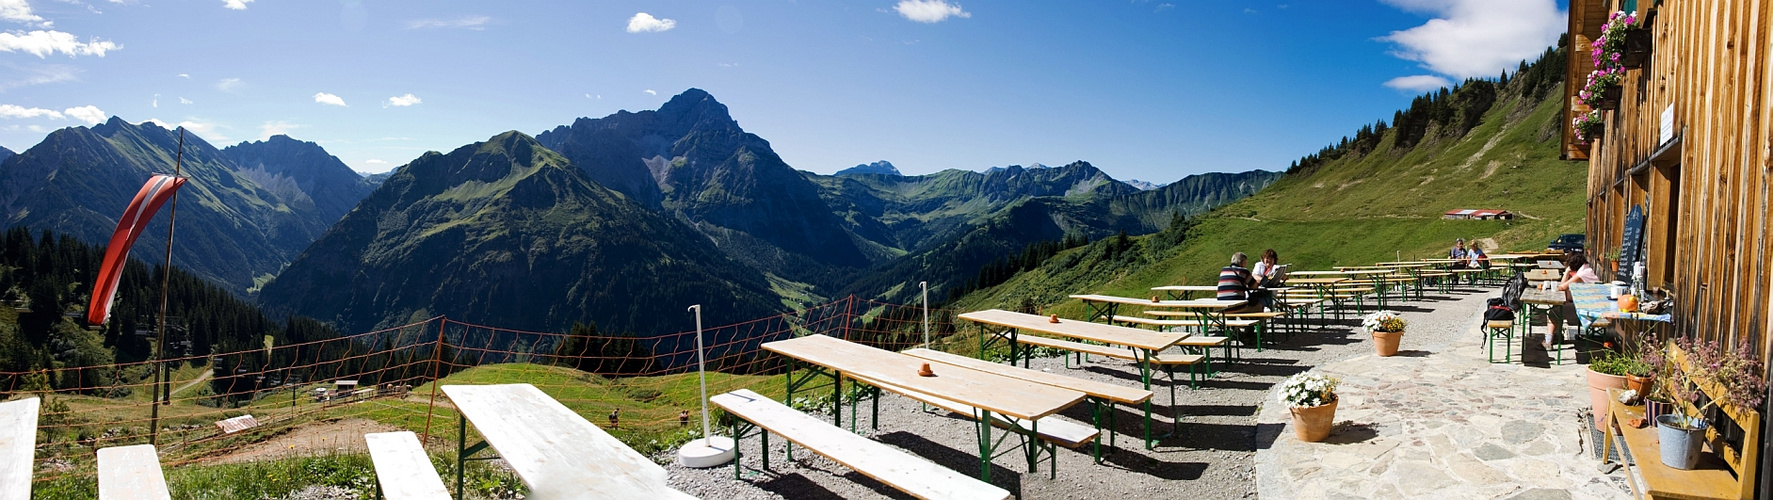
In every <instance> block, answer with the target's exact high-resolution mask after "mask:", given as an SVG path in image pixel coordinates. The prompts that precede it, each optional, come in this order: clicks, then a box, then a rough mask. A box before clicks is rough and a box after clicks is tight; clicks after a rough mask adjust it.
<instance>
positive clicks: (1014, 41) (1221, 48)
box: [0, 0, 1567, 182]
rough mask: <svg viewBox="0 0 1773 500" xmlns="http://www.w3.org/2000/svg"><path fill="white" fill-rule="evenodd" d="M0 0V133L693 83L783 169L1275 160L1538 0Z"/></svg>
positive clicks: (255, 128) (313, 122)
mask: <svg viewBox="0 0 1773 500" xmlns="http://www.w3.org/2000/svg"><path fill="white" fill-rule="evenodd" d="M1283 2H1285V3H1281V2H1275V1H1272V0H1271V1H1266V2H1246V1H1235V0H1103V1H1052V2H1045V1H1043V2H1027V1H999V0H967V1H962V2H952V1H947V2H945V1H943V0H871V1H845V2H819V1H812V0H802V1H786V0H758V1H736V0H735V1H729V2H721V1H713V2H709V1H647V2H641V1H596V2H582V1H570V2H568V1H560V2H540V1H534V2H531V1H525V2H459V1H386V2H383V1H357V0H345V1H336V0H321V1H314V0H302V1H293V0H123V1H119V0H0V145H4V146H6V147H7V148H11V149H14V150H20V151H22V150H23V149H26V148H29V147H30V146H32V145H34V144H36V143H37V142H39V141H41V140H42V139H43V137H44V135H46V134H47V133H48V132H49V131H52V130H55V129H58V128H62V127H69V126H80V125H85V124H88V123H96V121H95V120H103V119H105V118H107V117H109V116H112V115H115V116H121V117H122V118H123V119H125V120H127V121H130V122H142V121H147V120H156V121H159V122H161V123H165V124H169V125H179V124H183V125H184V126H186V127H187V128H188V129H190V130H192V131H194V132H196V133H197V134H198V135H200V136H202V137H204V138H205V139H207V140H209V142H210V143H212V144H215V145H217V146H225V145H230V144H235V143H238V142H240V141H248V140H259V139H261V138H263V137H267V136H269V135H270V134H275V133H287V134H289V135H290V136H292V137H295V138H298V139H303V140H311V141H315V142H318V143H320V144H321V145H323V146H325V147H326V148H327V150H328V151H330V152H332V153H333V154H334V155H336V156H338V157H339V158H340V159H342V160H344V161H345V162H346V163H347V164H348V165H350V166H351V167H352V168H355V169H357V170H359V171H363V172H379V171H385V170H389V169H392V168H394V167H397V166H399V165H401V164H404V163H406V162H407V161H409V160H411V159H413V158H415V157H417V156H418V155H419V154H421V153H423V152H424V151H427V150H439V151H448V150H450V149H454V148H456V147H458V146H461V145H463V144H467V143H471V142H475V141H480V140H484V139H486V138H487V137H490V136H492V135H494V134H497V133H500V132H503V131H506V130H519V131H523V132H526V133H530V134H535V133H539V132H541V131H543V130H547V129H549V128H553V127H554V126H557V125H561V124H569V123H571V122H572V121H573V120H574V119H575V118H578V117H584V116H589V117H601V116H604V115H608V114H610V113H614V112H615V111H617V110H622V109H626V110H630V111H639V110H644V109H655V108H657V107H658V106H659V105H660V104H662V103H664V102H665V101H666V100H667V99H669V98H670V97H671V96H672V95H674V94H676V93H678V92H682V91H683V90H684V89H687V88H690V87H697V88H702V89H704V90H707V91H709V92H710V93H712V94H713V95H714V96H715V98H717V99H719V100H720V101H721V102H722V103H725V104H726V105H727V106H728V108H730V109H731V111H732V114H733V116H734V118H735V119H737V120H738V121H739V123H740V125H741V126H743V127H744V128H745V130H746V131H748V132H752V133H755V134H757V135H759V136H761V137H763V138H765V139H767V140H769V141H770V142H771V145H772V146H773V147H774V148H775V150H776V152H777V153H779V154H780V155H781V156H782V157H783V159H785V160H787V162H788V164H789V165H792V166H794V167H795V168H798V169H802V170H810V171H814V172H821V173H830V172H833V171H836V170H839V169H842V168H846V167H849V166H852V165H855V164H858V163H865V162H870V161H875V160H882V159H884V160H889V161H891V162H893V163H894V164H895V165H897V166H898V167H899V168H900V170H902V171H905V172H906V173H908V174H919V173H928V172H934V171H938V170H942V169H947V168H960V169H969V170H982V169H985V168H988V167H991V166H996V165H1011V164H1022V165H1027V164H1031V163H1045V164H1049V165H1057V164H1064V163H1067V162H1070V161H1073V160H1080V159H1081V160H1086V161H1089V162H1091V163H1093V164H1095V165H1096V166H1098V167H1100V168H1102V169H1103V170H1105V171H1107V172H1108V173H1109V174H1110V175H1113V176H1115V177H1117V178H1121V179H1141V180H1147V181H1157V182H1168V181H1174V180H1176V179H1178V178H1181V177H1183V176H1186V175H1188V174H1192V173H1199V172H1206V171H1236V170H1246V169H1253V168H1265V169H1271V170H1272V169H1282V168H1285V167H1286V166H1287V164H1288V163H1289V162H1291V161H1292V160H1294V159H1297V158H1298V157H1299V156H1302V155H1304V154H1307V153H1311V152H1315V151H1316V150H1317V149H1318V148H1320V147H1322V146H1324V145H1325V144H1328V143H1333V142H1335V141H1336V140H1338V139H1339V138H1341V137H1342V136H1343V135H1346V134H1350V133H1352V132H1353V131H1354V130H1355V129H1356V128H1358V127H1360V126H1361V125H1362V124H1366V123H1371V122H1373V121H1374V120H1378V119H1390V117H1391V114H1392V111H1393V110H1395V109H1397V108H1400V107H1403V106H1407V105H1408V104H1409V101H1410V99H1411V97H1413V96H1415V95H1416V94H1417V93H1419V92H1420V91H1421V90H1424V89H1433V88H1438V87H1439V86H1440V85H1441V84H1442V83H1444V82H1447V81H1456V80H1458V79H1461V78H1465V77H1469V76H1486V77H1491V78H1493V77H1495V76H1496V75H1497V74H1498V73H1499V72H1500V71H1501V70H1502V69H1504V68H1509V69H1510V70H1512V68H1514V67H1515V65H1516V64H1517V63H1518V62H1519V61H1520V60H1521V59H1531V58H1533V57H1536V56H1537V54H1538V53H1539V52H1540V51H1542V50H1543V49H1544V48H1545V47H1546V46H1547V45H1549V44H1551V43H1553V42H1554V41H1555V40H1556V39H1557V36H1558V33H1560V32H1561V31H1562V30H1563V27H1564V23H1565V21H1564V15H1565V11H1566V10H1567V6H1566V5H1567V2H1565V1H1555V2H1554V1H1553V0H1382V1H1371V0H1347V1H1329V2H1326V1H1297V0H1283Z"/></svg>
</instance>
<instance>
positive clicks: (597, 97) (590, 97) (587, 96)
mask: <svg viewBox="0 0 1773 500" xmlns="http://www.w3.org/2000/svg"><path fill="white" fill-rule="evenodd" d="M585 98H586V99H602V98H603V94H597V95H596V96H592V95H591V94H585Z"/></svg>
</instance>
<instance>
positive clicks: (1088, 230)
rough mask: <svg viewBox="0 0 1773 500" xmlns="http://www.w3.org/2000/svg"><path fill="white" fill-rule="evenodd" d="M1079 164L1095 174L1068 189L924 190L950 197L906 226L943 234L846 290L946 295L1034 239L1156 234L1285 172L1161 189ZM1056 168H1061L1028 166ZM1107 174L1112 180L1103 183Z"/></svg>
mask: <svg viewBox="0 0 1773 500" xmlns="http://www.w3.org/2000/svg"><path fill="white" fill-rule="evenodd" d="M1079 165H1081V166H1082V167H1081V168H1087V169H1088V171H1090V172H1094V175H1086V176H1078V175H1072V176H1070V177H1073V178H1075V179H1076V181H1075V182H1074V183H1073V184H1071V186H1075V187H1072V188H1069V189H1066V188H1064V185H1063V184H1064V183H1036V184H1035V186H1043V185H1044V186H1053V185H1055V184H1058V185H1059V189H1053V188H1051V187H1049V188H1048V189H1053V192H1049V193H1041V192H1029V191H1027V190H1025V191H1023V192H1022V194H1019V195H1017V196H1013V197H1011V196H1004V197H1000V198H998V199H995V200H994V199H992V197H989V196H978V195H972V194H970V193H969V194H968V195H966V196H951V197H948V198H947V199H946V201H944V198H943V197H938V196H929V195H927V194H925V196H923V198H924V199H925V200H933V201H944V202H943V203H934V202H932V201H925V202H924V203H926V206H925V207H924V208H925V209H926V210H928V212H925V213H917V212H913V211H911V210H914V209H915V207H916V206H917V205H916V204H907V205H908V206H910V207H913V208H912V209H906V210H905V212H902V214H901V215H900V216H901V217H902V218H903V219H904V220H905V222H904V223H903V224H904V225H906V226H911V229H913V230H916V229H923V228H922V227H921V226H918V225H913V224H921V225H938V224H939V225H941V226H942V230H943V231H944V234H941V235H937V236H935V237H925V239H926V240H928V241H930V243H927V244H926V245H925V246H923V247H921V248H916V249H914V250H915V251H913V252H911V253H909V254H907V255H905V256H904V257H901V258H898V259H895V260H893V261H891V262H889V263H887V264H885V265H882V266H880V267H878V268H876V269H873V270H870V271H869V272H867V273H864V274H862V275H861V276H860V277H858V278H857V279H856V280H855V281H854V282H853V283H852V284H851V285H850V286H849V287H847V288H845V289H844V290H843V294H845V295H848V294H855V295H858V296H863V297H877V298H881V299H883V300H887V301H899V302H905V301H911V300H914V299H915V298H916V297H915V294H917V293H918V292H919V290H917V287H916V283H917V282H918V281H928V282H929V286H930V291H931V293H932V294H933V295H934V296H935V297H938V298H940V297H947V296H950V295H951V294H954V293H957V290H960V289H961V288H963V287H964V288H972V287H971V286H965V285H966V284H967V283H968V281H969V280H973V279H975V275H977V274H978V273H979V272H980V269H981V268H984V267H985V266H986V265H987V264H989V263H991V262H993V261H995V260H998V259H1001V258H1003V257H1004V256H1014V255H1017V254H1020V253H1023V252H1024V251H1025V249H1026V248H1028V247H1030V246H1031V245H1037V244H1042V243H1043V242H1045V243H1049V244H1056V243H1058V242H1060V241H1061V240H1065V239H1067V238H1081V239H1085V240H1088V239H1101V238H1105V237H1108V236H1112V235H1117V234H1133V235H1139V234H1147V233H1151V232H1154V231H1157V230H1159V229H1162V228H1164V227H1165V226H1166V225H1168V224H1169V223H1170V220H1171V218H1172V217H1174V216H1176V215H1178V214H1181V215H1193V214H1198V213H1201V212H1205V211H1206V210H1208V209H1209V208H1212V207H1213V206H1217V205H1219V204H1223V203H1226V202H1229V201H1231V200H1236V199H1240V198H1243V197H1245V196H1249V195H1250V194H1251V193H1255V192H1257V191H1260V190H1261V189H1262V188H1263V187H1265V186H1267V185H1268V184H1269V183H1270V182H1273V180H1274V179H1276V178H1278V177H1279V176H1280V174H1278V173H1274V172H1265V171H1260V170H1257V171H1251V172H1242V173H1235V174H1226V173H1211V174H1200V175H1191V176H1188V177H1187V178H1184V179H1182V180H1180V181H1177V182H1175V183H1172V184H1170V185H1168V186H1165V187H1163V188H1160V189H1156V190H1152V191H1139V190H1138V189H1136V188H1132V187H1131V186H1128V185H1126V184H1124V183H1121V182H1119V181H1114V180H1113V179H1109V178H1107V176H1106V175H1102V174H1101V173H1100V172H1099V171H1096V170H1095V168H1093V167H1089V165H1088V164H1087V163H1082V162H1079V163H1077V164H1073V165H1071V166H1068V167H1065V168H1068V169H1069V168H1078V166H1079ZM1014 170H1016V168H1015V167H1012V168H1011V170H1010V171H1012V172H1013V171H1014ZM1056 170H1061V169H1033V170H1028V171H1027V172H1042V171H1056ZM949 172H955V171H949ZM949 172H943V173H939V174H934V175H933V176H943V175H946V174H949ZM967 173H971V172H967ZM999 173H1002V171H1000V172H991V173H987V174H984V176H985V177H987V178H989V177H990V176H991V175H994V174H999ZM974 175H980V174H974ZM1021 176H1024V177H1025V176H1028V175H1027V174H1026V173H1024V174H1023V175H1021ZM865 177H877V176H865ZM1103 179H1105V180H1106V182H1105V183H1104V182H1099V181H1100V180H1103ZM932 184H933V183H932ZM913 185H915V184H913ZM1000 191H1002V190H1000ZM914 192H915V191H914ZM1012 192H1013V191H1012ZM888 220H891V219H890V218H889V219H888Z"/></svg>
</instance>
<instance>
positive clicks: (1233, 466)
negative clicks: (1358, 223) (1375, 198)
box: [667, 287, 1495, 499]
mask: <svg viewBox="0 0 1773 500" xmlns="http://www.w3.org/2000/svg"><path fill="white" fill-rule="evenodd" d="M1494 293H1495V289H1494V288H1493V287H1483V288H1481V289H1480V288H1475V287H1465V288H1463V289H1460V290H1456V291H1454V292H1453V293H1451V294H1434V293H1432V292H1431V293H1430V294H1429V295H1428V296H1427V297H1426V298H1425V300H1420V301H1410V302H1407V303H1404V304H1393V307H1390V309H1392V310H1395V311H1399V312H1401V313H1403V314H1404V315H1405V318H1406V319H1407V320H1408V321H1410V325H1411V326H1410V333H1409V334H1407V335H1405V337H1404V339H1403V345H1402V347H1401V349H1402V352H1400V355H1402V356H1419V355H1423V354H1426V353H1428V352H1432V351H1433V350H1436V349H1440V348H1442V347H1443V346H1446V345H1448V344H1449V343H1451V342H1452V341H1453V339H1454V338H1455V337H1456V336H1457V335H1458V334H1459V332H1460V331H1461V329H1462V328H1467V327H1469V326H1470V325H1469V324H1461V323H1463V322H1465V321H1468V320H1470V319H1471V318H1473V317H1474V315H1475V314H1476V312H1477V311H1478V310H1480V309H1481V308H1482V307H1483V304H1484V298H1485V297H1486V296H1488V295H1494ZM1356 323H1357V321H1356V320H1355V319H1354V315H1352V314H1350V315H1349V316H1348V317H1347V318H1346V319H1345V320H1343V321H1342V322H1340V323H1337V324H1333V325H1331V326H1330V327H1327V328H1323V329H1320V330H1314V331H1309V332H1305V333H1300V334H1298V335H1294V336H1292V338H1291V339H1288V340H1287V341H1286V342H1283V343H1281V344H1279V345H1271V346H1269V347H1268V348H1267V349H1266V350H1264V351H1263V352H1257V351H1256V350H1255V349H1249V348H1246V349H1244V350H1243V359H1242V360H1241V361H1240V362H1234V363H1226V364H1221V366H1220V367H1219V368H1220V372H1219V375H1218V376H1217V377H1215V378H1213V379H1210V380H1206V381H1204V382H1202V383H1201V387H1200V388H1199V389H1193V390H1191V389H1189V388H1188V386H1187V381H1186V380H1183V381H1182V383H1181V386H1180V387H1179V388H1178V389H1177V390H1176V400H1175V401H1174V403H1173V404H1172V401H1171V399H1170V395H1169V394H1170V391H1169V389H1168V387H1167V386H1166V385H1164V382H1158V383H1156V384H1154V385H1153V391H1155V392H1156V393H1157V395H1156V397H1154V398H1153V399H1152V401H1153V413H1154V418H1156V419H1157V423H1156V425H1157V426H1158V429H1159V432H1158V433H1162V431H1167V430H1168V428H1169V426H1170V419H1169V418H1167V417H1161V416H1157V415H1170V414H1172V412H1175V413H1179V414H1181V415H1183V416H1182V418H1181V422H1180V429H1179V430H1178V431H1177V434H1176V435H1175V436H1171V437H1168V438H1165V439H1162V440H1160V441H1159V442H1158V443H1157V446H1156V449H1154V450H1145V449H1144V448H1143V446H1142V445H1141V443H1140V440H1139V438H1138V437H1139V436H1141V433H1142V429H1141V427H1140V425H1141V422H1142V420H1141V419H1142V413H1141V412H1140V411H1139V410H1138V409H1137V408H1127V407H1121V408H1120V410H1119V411H1120V413H1119V416H1118V421H1119V423H1118V429H1117V430H1118V431H1119V432H1120V434H1121V435H1120V437H1119V439H1118V444H1119V446H1118V449H1116V450H1114V451H1112V452H1108V451H1105V452H1104V453H1105V454H1106V455H1107V457H1106V460H1105V461H1104V462H1103V463H1102V464H1100V465H1097V464H1095V463H1093V462H1092V460H1091V456H1090V448H1089V447H1088V446H1085V447H1082V448H1079V449H1077V450H1068V449H1065V448H1060V449H1059V457H1058V458H1059V460H1058V462H1059V463H1058V476H1057V478H1056V479H1048V477H1047V474H1046V470H1045V466H1044V465H1043V467H1042V469H1043V470H1042V471H1040V472H1039V473H1029V472H1028V471H1027V466H1026V464H1024V463H1023V461H1022V458H1021V454H1020V453H1015V452H1012V453H1009V454H1007V455H1004V456H1001V457H999V458H997V459H996V460H994V461H993V470H992V473H991V477H992V483H993V484H996V485H998V486H999V487H1002V488H1004V489H1007V490H1010V491H1011V492H1020V496H1021V498H1083V497H1090V498H1165V497H1185V498H1191V499H1192V498H1201V499H1212V498H1253V497H1255V496H1256V491H1257V488H1256V480H1255V466H1256V461H1255V457H1256V452H1257V450H1258V449H1260V448H1267V447H1268V446H1270V445H1271V444H1272V442H1273V439H1274V436H1275V435H1276V434H1278V429H1263V430H1264V431H1266V432H1258V424H1257V418H1256V417H1257V414H1258V413H1260V412H1261V409H1262V407H1263V406H1264V405H1274V404H1275V403H1274V402H1273V401H1272V399H1271V396H1270V389H1271V388H1272V387H1273V386H1274V385H1275V384H1276V383H1279V382H1280V381H1282V380H1284V379H1285V378H1286V377H1288V376H1290V375H1293V374H1295V373H1299V372H1303V371H1306V370H1309V369H1311V368H1313V367H1316V366H1321V365H1324V364H1327V363H1331V362H1334V361H1338V360H1343V359H1348V358H1353V357H1358V356H1363V355H1367V354H1371V353H1372V349H1373V348H1372V345H1371V343H1372V339H1371V337H1370V336H1368V335H1367V334H1365V333H1364V332H1359V333H1357V332H1356V331H1355V328H1354V325H1355V324H1356ZM1217 354H1218V351H1217V350H1216V351H1215V355H1217ZM1032 367H1033V368H1035V369H1040V370H1047V371H1052V372H1056V373H1064V374H1066V375H1070V376H1074V377H1078V378H1086V379H1092V380H1101V381H1112V382H1115V383H1121V384H1130V385H1137V384H1138V383H1139V375H1138V370H1137V368H1136V367H1135V366H1133V365H1132V364H1131V363H1129V362H1124V361H1120V360H1109V359H1101V358H1096V359H1092V360H1091V361H1090V362H1088V363H1086V364H1085V366H1084V367H1082V368H1073V369H1067V368H1065V366H1064V364H1063V361H1062V360H1061V359H1060V358H1048V359H1037V360H1034V362H1033V363H1032ZM863 409H864V410H866V408H863ZM1064 415H1065V416H1066V417H1068V418H1070V419H1072V420H1075V421H1079V422H1086V423H1087V422H1089V409H1088V408H1087V406H1086V405H1078V406H1076V407H1074V408H1072V409H1071V410H1068V411H1066V412H1065V413H1064ZM859 416H860V418H861V419H862V420H861V424H862V425H861V426H860V428H859V429H858V432H859V433H861V434H863V435H866V436H870V437H872V438H874V439H875V440H877V441H880V442H883V443H886V444H890V445H893V446H895V447H898V448H901V449H904V450H906V451H909V452H911V453H912V454H915V455H918V456H921V457H923V458H926V459H929V460H932V461H934V462H936V463H938V464H941V465H943V466H945V467H948V468H951V469H954V470H957V471H961V472H965V473H969V474H972V473H975V472H977V471H978V470H979V461H978V459H977V458H976V457H977V451H975V450H976V449H977V446H976V444H975V443H976V437H975V435H974V431H973V424H972V423H971V422H970V421H968V420H963V419H960V418H957V417H953V416H948V415H937V414H933V413H925V412H924V411H923V410H922V408H921V406H920V405H919V404H918V403H917V402H915V401H912V400H909V399H906V398H903V397H899V396H897V395H893V394H890V393H888V394H886V395H885V396H883V397H882V399H881V401H880V421H879V422H878V424H879V430H872V429H868V428H867V427H868V424H869V423H870V422H869V420H868V415H867V412H866V411H863V412H861V413H860V414H859ZM845 418H846V422H845V426H846V427H847V426H848V422H847V419H848V416H847V415H846V416H845ZM1266 426H1268V427H1273V426H1274V424H1267V425H1266ZM1259 436H1264V437H1263V438H1259ZM771 445H772V452H771V458H772V460H771V461H770V465H771V468H772V470H770V471H760V470H757V469H756V468H757V467H760V466H761V460H760V458H759V457H760V455H758V452H759V446H760V442H759V440H758V439H756V438H751V439H746V440H744V441H743V442H742V443H741V444H740V447H741V452H742V453H743V455H744V457H745V458H744V459H743V461H742V462H743V465H744V466H745V471H744V478H743V479H742V480H734V479H733V469H732V467H731V466H730V465H729V466H725V467H718V468H713V469H700V470H698V469H690V468H685V467H682V466H679V465H676V464H671V465H669V466H667V468H668V469H669V472H670V477H671V485H672V486H673V487H675V488H677V489H679V490H682V491H683V492H685V493H689V494H691V495H695V496H697V497H700V498H705V499H752V498H789V499H826V498H909V497H907V496H905V495H903V494H901V493H899V492H898V491H897V490H894V489H892V488H891V487H888V486H884V485H882V484H880V483H878V482H875V481H873V480H871V479H869V478H867V477H865V476H862V475H861V474H858V473H856V472H853V471H850V470H849V469H847V468H845V467H843V466H841V465H837V464H836V463H834V462H831V461H829V460H826V459H824V458H823V457H819V456H818V455H815V454H812V453H808V452H806V451H805V450H801V452H800V453H798V454H796V456H795V458H796V461H794V462H789V461H787V460H785V459H784V456H783V455H782V451H783V450H782V440H780V439H776V440H772V441H771ZM1105 450H1106V448H1105Z"/></svg>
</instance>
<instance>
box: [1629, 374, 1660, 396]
mask: <svg viewBox="0 0 1773 500" xmlns="http://www.w3.org/2000/svg"><path fill="white" fill-rule="evenodd" d="M1652 380H1655V379H1653V378H1650V377H1639V376H1637V375H1626V376H1625V388H1626V389H1630V390H1633V391H1638V395H1639V396H1642V395H1645V394H1649V393H1650V381H1652Z"/></svg>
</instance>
